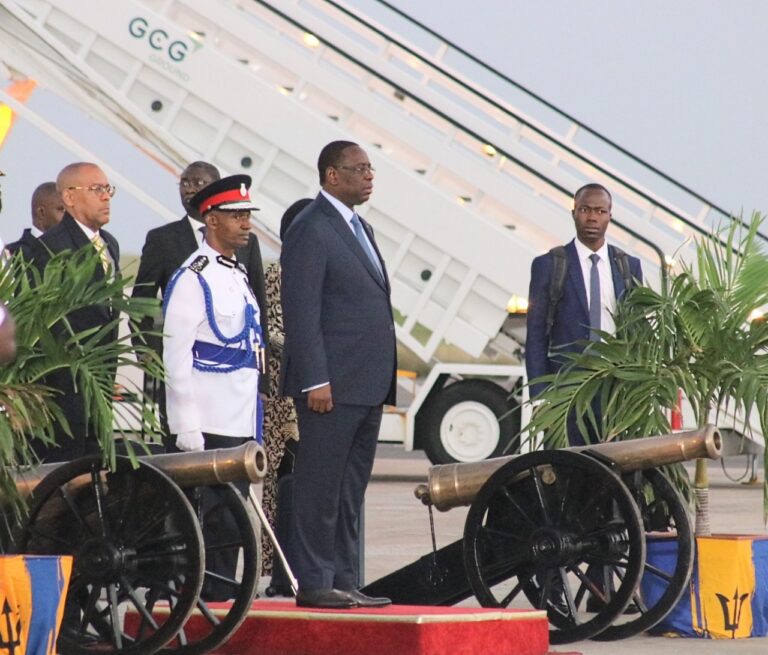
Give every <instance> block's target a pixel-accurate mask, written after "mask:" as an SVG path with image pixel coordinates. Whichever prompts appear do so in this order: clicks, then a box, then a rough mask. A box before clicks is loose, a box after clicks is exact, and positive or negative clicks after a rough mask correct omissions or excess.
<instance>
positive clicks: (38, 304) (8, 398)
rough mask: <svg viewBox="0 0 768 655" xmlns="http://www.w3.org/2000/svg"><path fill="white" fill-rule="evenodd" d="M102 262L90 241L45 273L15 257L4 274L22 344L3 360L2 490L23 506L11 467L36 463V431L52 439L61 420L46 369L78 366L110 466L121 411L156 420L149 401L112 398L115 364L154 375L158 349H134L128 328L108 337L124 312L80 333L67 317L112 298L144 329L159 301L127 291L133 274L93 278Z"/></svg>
mask: <svg viewBox="0 0 768 655" xmlns="http://www.w3.org/2000/svg"><path fill="white" fill-rule="evenodd" d="M101 265H102V264H101V260H100V259H99V256H98V254H97V253H96V251H95V250H94V249H92V248H84V249H81V250H80V251H77V252H75V253H67V252H65V253H60V254H57V255H55V256H54V257H53V258H51V260H50V261H49V262H48V264H47V266H46V267H45V270H44V271H43V272H42V273H41V272H40V271H38V269H37V268H35V267H34V265H32V264H30V263H29V262H27V261H25V260H24V258H23V257H21V256H16V257H14V258H12V259H11V260H10V262H7V263H6V264H5V267H4V269H3V272H2V275H0V301H2V302H4V303H6V304H7V306H8V309H9V311H10V313H11V315H12V316H13V317H14V319H15V321H16V343H17V354H16V359H15V360H14V361H13V362H11V363H9V364H6V365H5V366H2V367H0V408H1V410H0V494H2V496H3V498H4V502H5V503H10V504H9V505H8V507H11V506H12V507H14V508H15V510H16V512H17V513H18V511H19V510H20V509H22V504H21V503H19V498H18V497H17V493H16V487H15V484H14V481H13V473H14V472H15V471H16V470H17V469H18V468H19V467H22V466H26V465H30V464H33V463H34V462H35V458H34V454H33V453H32V450H31V448H30V444H29V442H30V438H31V437H36V438H39V439H41V440H42V441H44V442H46V443H52V441H53V420H54V419H58V420H63V416H62V414H61V410H60V409H59V408H58V406H57V404H56V395H57V392H56V391H54V390H53V389H51V388H49V387H46V386H45V383H44V380H45V377H46V376H48V375H50V374H51V373H53V372H55V371H60V370H63V369H68V370H70V371H71V372H72V376H73V379H74V381H75V384H76V385H77V388H78V390H79V391H80V392H81V393H82V395H83V397H84V398H85V399H86V412H87V415H88V416H89V418H90V420H91V422H92V423H93V424H94V426H95V427H96V431H97V438H98V440H99V444H100V447H101V450H102V453H103V456H104V460H105V463H106V464H108V465H112V466H114V462H115V440H114V433H113V419H114V414H115V412H116V411H123V412H128V413H129V414H132V416H130V417H127V418H130V419H131V420H132V422H133V423H139V424H140V425H142V426H144V427H145V428H146V429H147V430H148V431H150V432H151V431H152V430H154V428H155V427H156V425H155V418H154V415H153V414H152V412H150V411H149V410H145V409H144V407H145V406H146V404H145V403H136V404H131V405H129V404H123V403H119V404H114V403H113V402H112V400H113V396H114V392H115V390H114V371H115V367H116V366H126V365H133V366H137V365H138V366H140V367H141V368H143V369H144V371H145V372H146V373H147V374H149V375H153V376H161V375H162V365H161V363H160V361H159V358H158V357H157V355H156V354H155V353H154V352H153V351H152V350H151V349H149V348H147V347H145V346H138V347H136V348H134V346H133V345H132V344H131V342H130V336H129V335H127V334H126V335H125V336H120V337H119V338H118V339H117V340H114V339H109V338H106V337H108V335H111V334H112V332H113V330H114V331H116V329H117V326H118V323H119V320H120V319H119V318H115V319H114V320H113V321H112V322H111V323H110V324H108V325H105V326H103V327H101V328H96V329H92V330H87V331H83V332H79V333H76V332H74V331H73V329H72V327H71V324H70V322H69V320H68V319H67V316H68V315H70V314H71V313H72V312H76V311H77V310H79V309H81V308H84V307H88V306H92V305H98V304H109V305H111V306H112V308H113V309H114V310H116V311H115V314H116V315H117V314H119V313H120V312H122V313H123V315H125V316H127V317H128V320H129V321H130V322H131V323H132V327H133V328H135V329H136V330H138V321H140V320H141V319H142V318H144V317H146V316H151V315H154V314H156V313H157V311H158V302H157V301H156V300H150V299H131V298H129V297H128V296H127V295H126V293H125V289H126V286H128V285H129V284H130V278H128V279H126V278H121V277H112V278H104V279H102V280H100V281H94V271H95V270H96V267H97V266H101ZM135 335H136V332H134V336H135ZM134 353H135V354H136V356H137V359H138V360H139V362H138V363H137V361H136V359H134V356H133V354H134ZM135 391H136V392H137V393H138V394H141V393H143V392H142V390H140V389H139V390H135ZM126 443H127V449H128V452H129V454H130V455H131V456H134V455H135V453H134V450H133V447H132V442H131V441H128V440H126ZM6 518H7V516H6Z"/></svg>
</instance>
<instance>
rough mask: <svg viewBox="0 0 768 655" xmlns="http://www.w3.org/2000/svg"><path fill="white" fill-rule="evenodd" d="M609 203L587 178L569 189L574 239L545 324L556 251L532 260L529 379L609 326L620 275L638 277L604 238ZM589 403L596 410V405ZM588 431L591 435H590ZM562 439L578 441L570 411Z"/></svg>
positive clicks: (620, 290) (632, 262)
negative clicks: (557, 295)
mask: <svg viewBox="0 0 768 655" xmlns="http://www.w3.org/2000/svg"><path fill="white" fill-rule="evenodd" d="M611 205H612V200H611V194H610V193H609V192H608V190H607V189H605V188H604V187H603V186H601V185H599V184H587V185H585V186H583V187H582V188H580V189H579V190H578V191H577V192H576V194H575V195H574V197H573V211H572V212H571V216H572V217H573V221H574V224H575V227H576V239H574V240H572V241H570V242H569V243H568V244H566V245H565V248H564V250H565V278H564V280H563V286H562V293H561V296H560V299H559V301H557V305H556V307H555V308H554V314H552V319H553V320H552V321H551V325H549V324H548V323H549V321H548V318H549V313H550V311H551V309H550V303H551V301H550V293H551V292H552V291H553V290H552V278H553V275H555V267H556V262H555V258H556V254H555V253H554V252H553V251H550V252H548V253H546V254H545V255H540V256H539V257H536V259H534V260H533V263H532V265H531V283H530V290H529V292H528V317H527V337H526V343H525V367H526V371H527V373H528V379H529V380H531V381H533V380H535V378H538V377H539V376H542V375H547V374H551V373H556V372H557V371H558V370H560V367H561V366H562V364H563V360H562V359H561V358H558V356H557V355H558V353H559V352H578V351H579V350H580V349H581V348H583V343H584V342H585V341H586V340H589V339H596V338H599V337H598V335H597V333H596V332H595V331H594V330H597V329H599V330H602V331H604V332H609V333H611V332H613V331H614V328H615V326H614V322H613V313H614V311H615V309H616V302H617V300H618V299H620V298H621V296H622V295H623V294H624V292H625V291H626V284H627V282H626V278H628V277H631V279H633V280H635V281H637V282H640V281H642V278H643V273H642V270H641V268H640V260H639V259H637V258H636V257H631V256H629V255H626V254H625V253H623V252H622V251H620V250H618V249H617V248H615V247H614V246H610V245H608V244H607V243H606V240H605V233H606V231H607V229H608V225H609V223H610V221H611ZM622 257H623V258H625V260H624V263H622V261H621V258H622ZM623 269H628V270H623ZM625 272H626V273H628V275H625ZM593 328H594V329H593ZM579 342H581V343H579ZM545 387H546V384H545V383H543V382H534V383H533V384H532V385H531V388H530V392H531V398H532V399H535V398H536V396H537V395H539V394H540V393H541V392H542V391H543V390H544V388H545ZM595 409H596V411H598V414H599V407H595ZM588 436H589V438H590V440H591V441H592V440H595V437H596V435H593V434H590V435H588ZM568 439H569V441H570V443H571V445H581V444H583V443H584V439H583V436H582V435H581V434H579V431H578V428H577V426H576V419H575V417H574V416H571V417H569V420H568Z"/></svg>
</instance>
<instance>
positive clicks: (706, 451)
mask: <svg viewBox="0 0 768 655" xmlns="http://www.w3.org/2000/svg"><path fill="white" fill-rule="evenodd" d="M722 449H723V443H722V438H721V437H720V432H719V431H718V430H717V428H716V427H715V426H714V425H707V426H705V427H703V428H700V429H698V430H690V431H688V432H678V433H675V434H665V435H662V436H659V437H648V438H645V439H630V440H628V441H610V442H606V443H599V444H593V445H590V446H578V447H573V448H566V449H565V450H571V451H574V452H594V453H598V454H599V455H600V456H601V457H604V458H607V459H609V460H611V461H613V463H614V464H615V465H616V468H617V469H618V470H619V471H620V472H622V473H626V472H629V471H639V470H643V469H650V468H656V467H657V466H663V465H664V464H675V463H677V462H685V461H688V460H691V459H698V458H704V457H707V458H709V459H720V456H721V454H722ZM515 457H518V455H511V456H509V457H498V458H495V459H488V460H484V461H482V462H472V463H467V464H443V465H441V466H433V467H431V468H430V469H429V479H428V482H427V484H426V485H424V484H422V485H419V486H418V487H416V490H415V494H416V497H417V498H419V499H420V500H421V501H422V502H423V503H425V504H432V505H434V506H435V507H436V508H437V509H438V510H440V511H442V512H444V511H446V510H449V509H451V508H453V507H459V506H461V505H471V504H472V501H473V500H474V498H475V496H476V495H477V492H478V491H479V490H480V488H481V487H482V486H483V485H484V484H485V482H486V481H487V480H488V478H490V477H491V475H493V473H494V472H495V471H497V470H498V469H500V468H501V467H502V466H504V464H506V463H507V462H509V461H510V460H511V459H514V458H515Z"/></svg>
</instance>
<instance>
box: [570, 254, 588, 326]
mask: <svg viewBox="0 0 768 655" xmlns="http://www.w3.org/2000/svg"><path fill="white" fill-rule="evenodd" d="M565 252H566V254H567V256H568V278H569V279H570V281H571V284H572V285H573V288H574V289H575V290H576V297H577V298H578V299H579V304H580V305H581V308H582V309H583V310H584V314H585V315H586V316H589V305H587V288H586V287H585V286H584V275H583V273H582V271H581V262H579V255H578V253H577V252H576V245H575V244H574V243H573V241H571V242H570V243H567V244H566V246H565Z"/></svg>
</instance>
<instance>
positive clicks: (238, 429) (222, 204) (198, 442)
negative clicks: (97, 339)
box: [163, 175, 264, 600]
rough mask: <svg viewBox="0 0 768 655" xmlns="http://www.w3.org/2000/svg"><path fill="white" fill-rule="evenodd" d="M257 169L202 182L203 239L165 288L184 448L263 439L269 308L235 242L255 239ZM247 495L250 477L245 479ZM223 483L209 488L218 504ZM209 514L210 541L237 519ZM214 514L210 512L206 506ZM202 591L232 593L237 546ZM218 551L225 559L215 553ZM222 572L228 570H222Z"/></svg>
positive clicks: (175, 417) (170, 380)
mask: <svg viewBox="0 0 768 655" xmlns="http://www.w3.org/2000/svg"><path fill="white" fill-rule="evenodd" d="M250 185H251V178H250V177H249V176H247V175H232V176H230V177H226V178H223V179H221V180H218V181H216V182H213V183H212V184H210V185H208V186H207V187H205V188H203V189H202V190H200V191H199V192H198V193H197V194H196V195H195V196H194V197H193V198H192V201H191V202H192V205H193V206H195V207H197V208H199V212H200V215H201V216H202V217H203V219H204V221H205V225H206V231H205V239H204V242H203V244H202V245H201V246H200V248H199V249H198V250H196V251H195V252H194V253H192V255H190V257H189V258H188V259H187V261H186V262H184V264H183V265H182V267H181V268H179V269H178V271H176V273H174V275H173V277H172V278H171V280H170V282H169V283H168V287H167V289H166V292H165V303H164V308H163V309H164V312H165V324H164V333H165V334H164V337H163V361H164V363H165V368H166V389H167V394H166V410H167V413H168V425H169V427H170V430H171V433H172V434H173V435H175V444H176V448H178V449H179V450H182V451H194V450H203V449H205V450H211V449H215V448H229V447H236V446H239V445H241V444H243V443H245V442H246V441H249V440H251V439H253V438H254V435H255V434H256V430H255V426H256V420H257V396H258V378H259V373H260V371H263V368H264V357H263V349H262V344H263V341H262V337H261V327H260V324H259V312H260V309H261V308H260V307H259V306H258V303H257V302H256V298H255V296H254V293H253V291H252V290H251V288H250V286H249V285H248V276H247V273H246V271H245V268H244V267H242V266H241V265H240V264H238V263H237V260H236V259H235V250H236V249H237V248H239V247H241V246H243V245H247V243H248V235H249V233H250V228H251V223H250V217H251V211H252V210H256V209H258V208H257V207H255V206H254V204H253V203H252V202H251V199H250V196H249V195H248V190H249V188H250ZM238 486H239V487H240V490H241V491H242V492H243V494H244V495H246V494H247V491H248V485H247V483H243V484H242V485H238ZM215 492H216V490H215V489H208V490H205V491H204V493H203V494H202V503H203V511H204V512H205V510H206V507H207V508H208V509H209V510H210V508H212V507H214V508H215V506H216V505H215V503H216V502H217V497H216V493H215ZM209 513H210V514H213V515H214V516H211V517H209V519H210V520H207V521H205V520H204V522H203V536H204V538H205V542H206V547H207V548H211V544H212V543H214V542H213V541H212V540H214V539H218V540H219V541H221V540H222V539H224V533H225V532H227V531H228V530H229V529H232V526H225V525H221V523H220V521H221V520H223V519H222V518H221V517H220V516H216V514H217V513H218V514H221V513H219V512H217V511H216V510H215V509H214V510H213V511H210V512H209ZM204 516H205V515H204ZM206 557H207V561H206V569H208V570H212V571H214V572H215V573H216V574H217V576H208V575H206V580H205V583H204V585H203V592H202V597H203V598H204V599H205V600H227V599H229V598H230V597H231V594H232V591H233V585H232V584H229V583H227V582H226V579H232V578H233V577H234V574H235V568H236V564H237V552H232V551H228V552H227V551H225V552H210V551H209V552H208V553H207V556H206ZM213 560H216V561H213ZM219 577H221V578H223V579H219Z"/></svg>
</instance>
